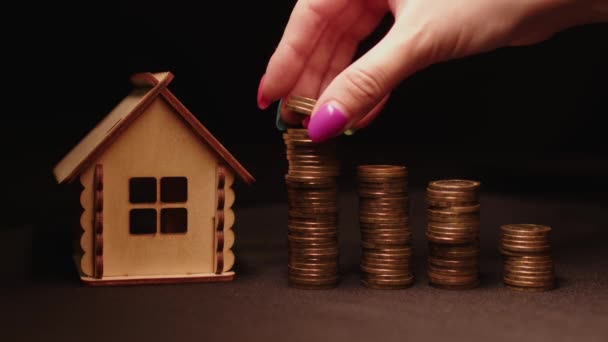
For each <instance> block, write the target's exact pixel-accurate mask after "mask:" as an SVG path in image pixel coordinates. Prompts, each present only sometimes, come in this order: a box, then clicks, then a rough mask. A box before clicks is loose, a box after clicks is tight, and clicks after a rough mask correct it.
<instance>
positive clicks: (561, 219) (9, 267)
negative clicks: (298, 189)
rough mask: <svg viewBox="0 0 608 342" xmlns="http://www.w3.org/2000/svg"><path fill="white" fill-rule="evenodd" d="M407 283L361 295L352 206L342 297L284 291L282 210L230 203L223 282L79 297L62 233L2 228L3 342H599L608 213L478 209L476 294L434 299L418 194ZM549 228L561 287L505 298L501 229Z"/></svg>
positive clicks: (556, 207)
mask: <svg viewBox="0 0 608 342" xmlns="http://www.w3.org/2000/svg"><path fill="white" fill-rule="evenodd" d="M410 196H411V226H412V229H413V231H414V234H415V241H414V245H415V251H416V254H415V256H414V258H415V259H414V262H415V266H416V277H417V279H416V283H415V285H414V286H413V287H411V288H409V289H406V290H398V291H378V290H370V289H367V288H365V287H363V286H362V285H361V284H360V282H359V271H358V258H359V255H360V250H359V233H358V226H357V217H356V208H357V199H356V197H355V196H354V195H353V194H352V192H344V193H343V194H342V196H341V199H340V201H341V203H340V204H341V220H340V233H341V236H340V243H341V245H340V247H341V255H340V260H341V271H342V281H341V283H340V285H339V287H337V288H335V289H332V290H324V291H306V290H297V289H292V288H289V287H288V286H287V279H286V264H287V261H286V259H287V246H286V209H287V208H286V204H285V203H283V202H260V203H257V204H256V203H251V202H249V203H239V201H238V199H237V202H236V204H235V209H236V214H237V222H236V225H235V227H234V229H235V231H236V234H237V241H236V245H235V251H236V254H237V264H236V267H235V270H236V272H237V278H236V280H235V281H234V282H231V283H216V284H182V285H158V286H157V285H148V286H139V287H133V286H131V287H129V286H124V287H102V288H89V287H84V286H82V285H80V283H79V282H78V279H77V277H76V273H75V270H74V267H73V264H72V262H71V260H70V256H69V253H68V250H69V242H67V239H64V236H66V235H65V234H63V233H61V232H60V228H56V229H44V230H42V229H39V228H40V227H36V226H35V225H34V226H31V225H27V226H15V227H12V228H8V229H5V230H4V231H3V232H2V238H1V239H0V241H1V243H2V245H3V248H2V249H1V251H0V253H1V254H0V256H1V257H2V258H0V260H1V262H2V264H3V267H2V268H3V270H4V271H3V273H4V275H5V276H7V277H6V278H5V281H4V283H5V286H3V288H4V289H3V290H2V296H1V298H2V301H1V303H2V304H1V306H0V307H1V309H0V314H1V316H2V318H1V320H0V321H1V322H2V329H0V340H3V341H80V342H81V341H89V342H90V341H144V340H145V341H262V340H265V341H269V340H277V341H306V342H310V341H406V340H420V341H467V342H470V341H524V340H525V341H554V342H555V341H587V342H589V341H608V242H607V238H608V233H607V232H608V228H607V223H608V219H607V218H606V203H605V201H604V202H602V201H598V200H597V199H585V198H581V197H579V196H577V195H574V194H570V195H569V194H561V195H558V194H552V193H546V194H543V195H536V196H532V195H526V196H523V195H522V196H519V195H504V194H503V195H501V194H498V193H484V194H483V196H482V200H481V204H482V234H481V239H482V258H481V269H482V284H481V286H480V287H479V288H477V289H474V290H468V291H447V290H439V289H435V288H432V287H430V286H429V285H428V283H427V277H426V275H425V273H424V262H425V257H426V252H427V250H426V240H425V237H424V223H425V207H424V201H423V193H422V192H420V191H412V192H411V195H410ZM514 222H534V223H542V224H548V225H551V226H553V228H554V234H553V255H554V258H555V262H556V269H557V274H558V276H559V288H558V289H556V290H554V291H551V292H546V293H518V292H513V291H511V290H509V289H507V288H505V286H504V285H503V284H502V283H501V260H502V259H501V257H500V255H499V253H498V251H497V248H496V247H497V243H498V226H499V225H500V224H503V223H514Z"/></svg>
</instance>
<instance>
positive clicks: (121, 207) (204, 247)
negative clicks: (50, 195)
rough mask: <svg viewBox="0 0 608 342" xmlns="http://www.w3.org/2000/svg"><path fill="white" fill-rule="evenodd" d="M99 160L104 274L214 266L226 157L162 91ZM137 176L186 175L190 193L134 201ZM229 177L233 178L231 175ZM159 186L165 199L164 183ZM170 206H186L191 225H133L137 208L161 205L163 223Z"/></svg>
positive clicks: (198, 270)
mask: <svg viewBox="0 0 608 342" xmlns="http://www.w3.org/2000/svg"><path fill="white" fill-rule="evenodd" d="M134 156H136V158H134ZM96 163H99V164H103V167H104V169H103V171H104V184H103V187H104V192H103V196H104V208H103V214H104V217H103V226H104V230H103V231H104V234H103V240H104V255H103V261H104V278H105V277H116V276H125V275H129V276H158V275H188V274H213V273H215V267H216V262H215V252H216V250H215V241H214V231H215V226H214V218H215V216H216V211H217V210H216V209H217V203H216V193H217V185H216V167H217V165H218V163H222V160H221V159H220V158H219V156H218V155H217V153H215V151H214V150H213V149H212V148H211V147H210V146H209V145H208V144H205V143H204V142H201V139H200V137H199V136H198V134H197V133H196V132H194V131H193V130H192V129H191V128H190V126H189V124H188V123H187V122H185V121H184V120H183V119H182V118H181V117H180V116H179V115H177V114H176V113H175V110H174V109H173V108H172V107H171V106H170V105H169V104H168V103H167V102H166V101H165V100H164V99H163V98H161V97H158V98H157V99H156V100H155V101H154V102H153V103H152V104H151V105H150V106H149V107H148V109H147V110H146V111H145V112H144V113H142V114H141V115H140V116H139V117H138V118H137V120H135V121H134V122H133V123H132V124H131V126H130V128H129V129H128V130H126V131H125V132H124V133H123V134H122V135H121V136H119V137H117V138H116V140H115V141H114V143H113V144H112V145H111V146H109V147H108V148H107V149H106V151H105V152H104V153H103V154H102V155H101V156H100V157H99V159H98V160H97V161H96ZM230 171H231V170H230ZM88 172H90V171H89V170H87V171H86V172H85V173H87V174H88ZM133 177H154V178H155V179H156V180H157V183H158V182H160V179H161V178H163V177H184V178H186V179H187V180H188V189H189V191H188V200H187V202H184V203H161V202H160V201H157V202H155V203H130V201H129V199H130V191H129V181H130V179H131V178H133ZM230 177H233V176H230ZM230 181H233V178H231V179H226V183H228V182H230ZM89 184H93V178H92V177H91V179H90V183H89ZM89 187H91V186H89ZM156 190H157V192H158V193H157V195H156V198H157V199H160V198H161V194H160V187H159V186H158V184H157V188H156ZM90 196H91V197H90V198H92V197H93V195H92V194H91V195H90ZM226 200H229V198H228V197H227V198H226ZM167 208H185V209H186V210H187V223H188V227H187V232H186V233H181V234H165V233H161V232H160V227H156V228H157V229H155V232H154V233H152V234H141V235H134V234H131V233H130V226H129V223H130V214H129V213H130V211H131V209H153V210H156V211H157V212H156V215H157V224H158V223H160V215H161V210H162V209H167ZM91 222H92V220H91ZM89 225H90V223H89ZM228 238H230V237H228ZM92 245H93V243H92V242H91V244H90V246H91V247H90V248H89V250H90V251H91V252H92V251H93V248H92Z"/></svg>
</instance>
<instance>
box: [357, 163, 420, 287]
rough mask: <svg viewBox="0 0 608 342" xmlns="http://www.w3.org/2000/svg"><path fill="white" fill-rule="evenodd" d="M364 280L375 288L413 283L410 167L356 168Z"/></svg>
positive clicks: (373, 166)
mask: <svg viewBox="0 0 608 342" xmlns="http://www.w3.org/2000/svg"><path fill="white" fill-rule="evenodd" d="M357 181H358V184H357V192H358V195H359V226H360V228H361V247H362V257H361V266H360V267H361V272H362V279H361V282H362V283H363V285H364V286H366V287H369V288H374V289H403V288H406V287H409V286H410V285H412V284H413V283H414V274H413V271H412V264H411V260H412V247H411V241H412V232H411V231H410V228H409V222H408V217H409V215H408V211H409V200H408V195H407V169H406V168H405V167H404V166H394V165H360V166H358V167H357Z"/></svg>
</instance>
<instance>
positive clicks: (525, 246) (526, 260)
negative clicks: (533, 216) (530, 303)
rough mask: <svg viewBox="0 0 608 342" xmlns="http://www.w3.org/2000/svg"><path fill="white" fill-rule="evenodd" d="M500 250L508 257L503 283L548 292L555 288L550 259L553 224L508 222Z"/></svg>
mask: <svg viewBox="0 0 608 342" xmlns="http://www.w3.org/2000/svg"><path fill="white" fill-rule="evenodd" d="M500 228H501V231H502V235H501V239H500V252H501V253H502V254H503V255H504V257H505V264H504V283H505V284H506V285H507V286H508V287H509V288H511V289H513V290H518V291H547V290H551V289H553V288H554V287H555V271H554V266H553V259H552V258H551V253H550V250H551V244H550V241H549V234H550V233H551V227H548V226H543V225H538V224H506V225H503V226H501V227H500Z"/></svg>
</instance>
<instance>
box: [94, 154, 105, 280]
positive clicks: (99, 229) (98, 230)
mask: <svg viewBox="0 0 608 342" xmlns="http://www.w3.org/2000/svg"><path fill="white" fill-rule="evenodd" d="M93 184H94V194H95V195H94V199H93V211H94V214H93V220H94V222H93V227H94V229H95V231H94V234H95V238H94V240H93V242H94V244H93V250H94V252H95V253H94V255H95V264H94V265H95V270H94V272H95V278H98V279H101V278H102V277H103V166H102V165H101V164H97V165H95V174H94V181H93ZM98 220H100V221H98Z"/></svg>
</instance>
